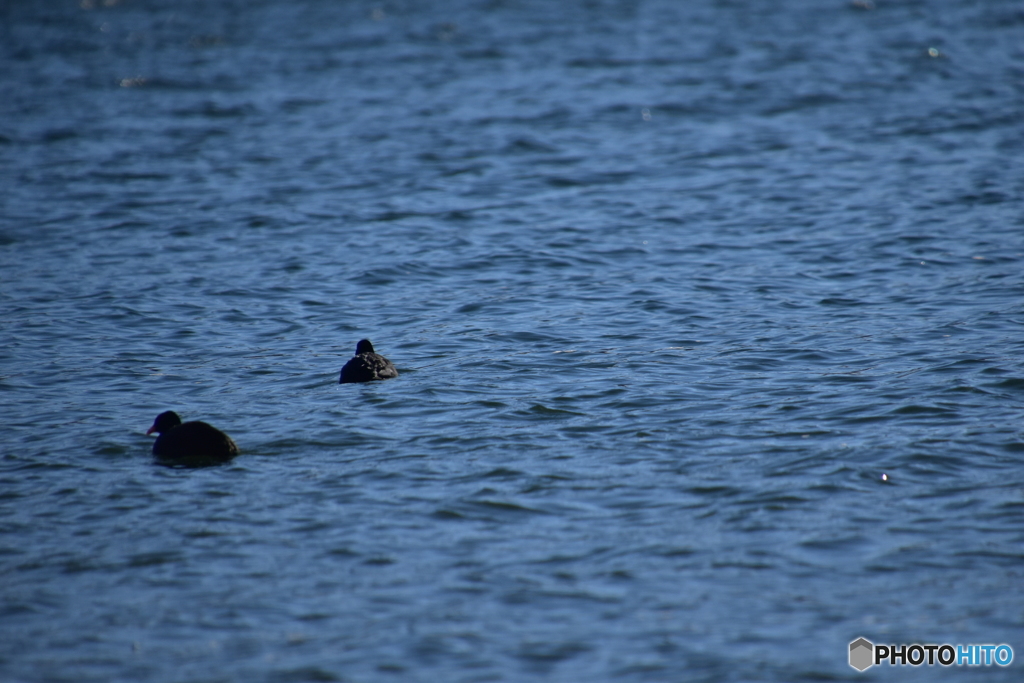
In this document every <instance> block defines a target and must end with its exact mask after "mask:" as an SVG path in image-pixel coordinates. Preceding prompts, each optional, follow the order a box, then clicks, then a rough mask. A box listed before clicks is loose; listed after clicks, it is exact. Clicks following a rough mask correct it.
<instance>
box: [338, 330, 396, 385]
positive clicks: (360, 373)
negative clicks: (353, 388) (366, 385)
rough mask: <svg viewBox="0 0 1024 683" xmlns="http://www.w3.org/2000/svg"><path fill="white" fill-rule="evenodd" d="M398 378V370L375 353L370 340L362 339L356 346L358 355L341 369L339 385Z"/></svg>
mask: <svg viewBox="0 0 1024 683" xmlns="http://www.w3.org/2000/svg"><path fill="white" fill-rule="evenodd" d="M392 377H398V370H396V369H395V366H394V365H392V363H391V361H389V360H388V359H387V358H385V357H384V356H382V355H380V354H379V353H374V351H373V344H371V343H370V340H369V339H361V340H360V341H359V343H358V344H356V355H355V356H354V357H353V358H352V360H350V361H349V362H347V363H345V367H343V368H342V369H341V379H340V380H338V384H351V383H353V382H372V381H373V380H375V379H391V378H392Z"/></svg>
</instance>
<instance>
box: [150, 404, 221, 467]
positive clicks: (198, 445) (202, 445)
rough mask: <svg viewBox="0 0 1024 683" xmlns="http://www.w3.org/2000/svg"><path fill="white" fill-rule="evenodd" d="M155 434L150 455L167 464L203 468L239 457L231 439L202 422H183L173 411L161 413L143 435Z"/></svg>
mask: <svg viewBox="0 0 1024 683" xmlns="http://www.w3.org/2000/svg"><path fill="white" fill-rule="evenodd" d="M154 432H155V433H157V434H159V435H160V436H158V437H157V439H156V442H154V443H153V455H155V456H156V457H157V458H158V459H159V460H162V461H164V462H166V463H169V464H177V465H185V466H186V467H202V466H204V465H215V464H218V463H224V462H227V461H228V460H231V458H233V457H235V456H236V455H238V446H236V445H235V442H234V441H232V440H231V437H230V436H228V435H227V434H225V433H224V432H222V431H220V430H219V429H217V428H216V427H212V426H210V425H208V424H206V423H205V422H198V421H197V422H186V423H184V424H182V422H181V418H180V417H178V414H177V413H176V412H174V411H173V410H168V411H167V412H164V413H160V414H159V415H157V416H156V420H154V421H153V426H152V427H150V428H149V431H147V432H146V434H147V435H148V434H153V433H154Z"/></svg>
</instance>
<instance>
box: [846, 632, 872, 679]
mask: <svg viewBox="0 0 1024 683" xmlns="http://www.w3.org/2000/svg"><path fill="white" fill-rule="evenodd" d="M874 658H875V646H874V644H872V642H871V641H870V640H867V639H865V638H858V639H857V640H855V641H853V642H852V643H850V666H852V667H853V668H854V669H856V670H857V671H864V670H865V669H867V668H868V667H869V666H871V665H872V664H874V661H873V660H874Z"/></svg>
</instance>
